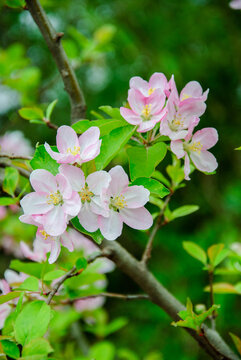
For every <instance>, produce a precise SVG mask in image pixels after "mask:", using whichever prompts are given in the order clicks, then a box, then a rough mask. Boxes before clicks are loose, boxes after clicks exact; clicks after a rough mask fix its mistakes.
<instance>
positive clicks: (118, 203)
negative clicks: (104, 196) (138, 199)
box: [109, 195, 127, 211]
mask: <svg viewBox="0 0 241 360" xmlns="http://www.w3.org/2000/svg"><path fill="white" fill-rule="evenodd" d="M125 206H127V203H126V201H125V197H124V196H123V195H119V196H115V197H113V196H112V197H111V198H110V205H109V207H110V209H113V210H115V211H119V210H120V209H123V208H124V207H125Z"/></svg>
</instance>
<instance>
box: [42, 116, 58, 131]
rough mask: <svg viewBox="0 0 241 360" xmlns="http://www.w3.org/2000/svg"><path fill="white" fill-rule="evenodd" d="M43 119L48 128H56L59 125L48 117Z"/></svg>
mask: <svg viewBox="0 0 241 360" xmlns="http://www.w3.org/2000/svg"><path fill="white" fill-rule="evenodd" d="M43 121H44V123H45V124H46V125H47V126H48V127H49V128H50V129H53V130H58V128H59V127H58V126H57V125H55V124H53V123H52V122H51V121H50V120H49V119H46V118H43Z"/></svg>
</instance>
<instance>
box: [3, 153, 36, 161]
mask: <svg viewBox="0 0 241 360" xmlns="http://www.w3.org/2000/svg"><path fill="white" fill-rule="evenodd" d="M0 158H7V159H9V160H25V161H27V160H28V161H29V160H32V157H30V156H17V155H9V154H0Z"/></svg>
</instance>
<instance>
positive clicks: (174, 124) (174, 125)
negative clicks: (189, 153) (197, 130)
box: [169, 115, 184, 131]
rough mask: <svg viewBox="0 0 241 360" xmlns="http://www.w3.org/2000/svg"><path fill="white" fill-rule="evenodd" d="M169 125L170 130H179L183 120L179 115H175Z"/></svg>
mask: <svg viewBox="0 0 241 360" xmlns="http://www.w3.org/2000/svg"><path fill="white" fill-rule="evenodd" d="M169 126H170V129H171V130H172V131H177V130H179V127H183V126H184V121H183V120H182V117H181V115H176V116H175V118H174V119H173V120H172V122H171V123H170V125H169Z"/></svg>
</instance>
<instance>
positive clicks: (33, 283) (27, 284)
mask: <svg viewBox="0 0 241 360" xmlns="http://www.w3.org/2000/svg"><path fill="white" fill-rule="evenodd" d="M18 289H23V290H27V291H39V280H38V279H37V278H36V277H33V276H30V277H28V278H27V279H26V280H24V282H23V283H22V284H21V285H20V286H19V287H18Z"/></svg>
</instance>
